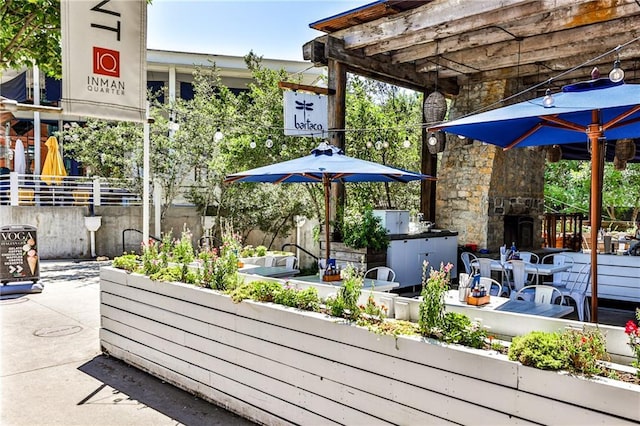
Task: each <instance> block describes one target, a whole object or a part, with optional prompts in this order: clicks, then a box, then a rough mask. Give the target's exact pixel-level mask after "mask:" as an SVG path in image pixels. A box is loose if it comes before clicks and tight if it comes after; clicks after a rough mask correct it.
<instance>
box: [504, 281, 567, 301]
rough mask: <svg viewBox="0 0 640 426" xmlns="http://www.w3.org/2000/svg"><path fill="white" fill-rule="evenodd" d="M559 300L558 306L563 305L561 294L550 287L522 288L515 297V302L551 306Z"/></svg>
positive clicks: (531, 286) (529, 286) (533, 286)
mask: <svg viewBox="0 0 640 426" xmlns="http://www.w3.org/2000/svg"><path fill="white" fill-rule="evenodd" d="M558 297H559V298H560V304H561V305H564V296H563V295H562V292H561V291H560V290H558V289H557V288H556V287H554V286H552V285H528V286H525V287H522V288H521V289H520V290H518V292H517V293H516V295H515V299H516V300H528V301H533V302H536V303H546V304H553V303H554V302H555V301H556V299H558Z"/></svg>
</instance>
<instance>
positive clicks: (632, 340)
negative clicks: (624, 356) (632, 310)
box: [624, 309, 640, 377]
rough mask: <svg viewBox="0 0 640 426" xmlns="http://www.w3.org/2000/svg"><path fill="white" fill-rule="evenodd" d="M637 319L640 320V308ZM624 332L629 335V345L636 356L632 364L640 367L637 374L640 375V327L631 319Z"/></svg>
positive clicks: (637, 310) (637, 311)
mask: <svg viewBox="0 0 640 426" xmlns="http://www.w3.org/2000/svg"><path fill="white" fill-rule="evenodd" d="M636 319H637V320H638V321H639V322H640V309H636ZM624 332H625V333H627V334H628V335H629V346H631V350H632V351H633V354H634V355H635V357H636V360H635V361H633V362H632V365H633V366H634V367H636V368H637V369H638V370H637V371H636V374H637V375H638V377H640V328H638V324H636V323H634V322H633V320H629V321H627V324H626V326H625V327H624Z"/></svg>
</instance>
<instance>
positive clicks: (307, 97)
mask: <svg viewBox="0 0 640 426" xmlns="http://www.w3.org/2000/svg"><path fill="white" fill-rule="evenodd" d="M326 131H327V97H326V96H325V95H316V94H313V93H303V92H294V91H292V90H287V91H285V92H284V134H285V136H317V137H321V136H322V135H323V134H325V133H326Z"/></svg>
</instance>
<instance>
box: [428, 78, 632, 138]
mask: <svg viewBox="0 0 640 426" xmlns="http://www.w3.org/2000/svg"><path fill="white" fill-rule="evenodd" d="M549 96H550V98H547V96H544V97H540V98H536V99H533V100H530V101H524V102H520V103H517V104H513V105H509V106H506V107H503V108H498V109H494V110H491V111H487V112H483V113H480V114H474V115H471V116H468V117H464V118H461V119H459V120H453V121H450V122H445V123H442V124H440V125H436V126H433V127H431V128H430V129H429V130H430V131H436V130H444V131H446V132H448V133H453V134H456V135H460V136H466V137H468V138H472V139H477V140H480V141H483V142H487V143H491V144H493V145H498V146H501V147H503V148H507V149H508V148H512V147H515V146H518V147H524V146H541V145H562V144H569V143H576V142H587V141H589V131H590V126H592V125H594V124H595V125H596V126H598V127H600V129H592V130H594V131H597V132H599V136H598V137H605V138H606V139H609V140H615V139H625V138H637V137H640V105H639V104H640V85H638V84H624V82H622V81H621V82H618V83H613V82H611V81H610V80H609V79H608V78H602V79H598V80H591V81H587V82H583V83H577V84H573V85H570V86H565V87H563V88H562V91H561V92H560V93H554V94H552V95H549ZM545 98H547V99H550V100H551V101H552V102H551V101H550V102H548V103H546V102H545ZM545 104H546V105H549V106H546V105H545ZM594 113H595V114H596V115H597V118H596V119H595V120H594Z"/></svg>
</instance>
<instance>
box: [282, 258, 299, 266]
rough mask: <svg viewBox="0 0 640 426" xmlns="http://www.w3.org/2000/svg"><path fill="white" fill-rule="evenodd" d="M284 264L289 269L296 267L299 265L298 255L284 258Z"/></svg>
mask: <svg viewBox="0 0 640 426" xmlns="http://www.w3.org/2000/svg"><path fill="white" fill-rule="evenodd" d="M284 266H286V267H287V268H289V269H296V267H297V266H298V258H297V257H296V256H287V257H285V258H284Z"/></svg>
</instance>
